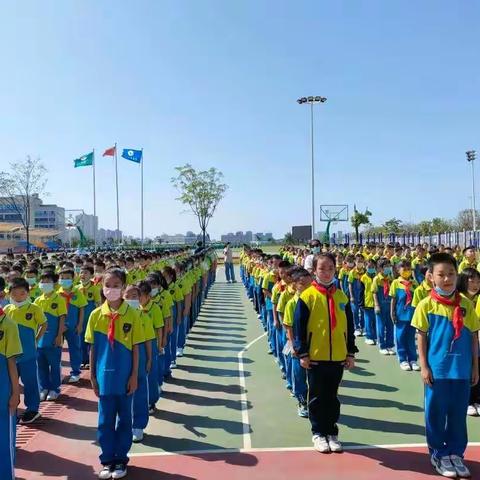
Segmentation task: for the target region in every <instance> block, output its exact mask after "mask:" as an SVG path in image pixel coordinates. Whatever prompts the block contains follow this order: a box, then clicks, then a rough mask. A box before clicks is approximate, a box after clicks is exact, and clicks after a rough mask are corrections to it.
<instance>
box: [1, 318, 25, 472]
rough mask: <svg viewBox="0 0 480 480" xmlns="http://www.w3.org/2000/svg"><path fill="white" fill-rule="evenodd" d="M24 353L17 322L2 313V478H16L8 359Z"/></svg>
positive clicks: (14, 431) (14, 419) (13, 422)
mask: <svg viewBox="0 0 480 480" xmlns="http://www.w3.org/2000/svg"><path fill="white" fill-rule="evenodd" d="M21 354H22V345H21V342H20V335H19V333H18V326H17V324H16V323H15V322H14V321H12V320H11V319H10V318H8V316H7V315H6V314H5V313H0V459H1V460H0V478H1V479H2V480H15V472H14V465H15V438H16V435H15V434H16V424H17V418H16V415H12V414H11V413H10V408H9V406H8V403H9V401H10V397H11V395H12V389H11V380H10V374H9V372H8V359H9V358H13V357H17V356H19V355H21Z"/></svg>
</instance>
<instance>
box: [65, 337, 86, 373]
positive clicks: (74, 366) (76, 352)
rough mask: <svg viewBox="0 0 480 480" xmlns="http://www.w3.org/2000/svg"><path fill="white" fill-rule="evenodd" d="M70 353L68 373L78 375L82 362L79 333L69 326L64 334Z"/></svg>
mask: <svg viewBox="0 0 480 480" xmlns="http://www.w3.org/2000/svg"><path fill="white" fill-rule="evenodd" d="M64 336H65V340H66V341H67V345H68V353H69V355H70V375H80V364H81V363H82V353H81V352H82V350H81V347H80V335H78V333H77V332H76V331H75V329H71V328H69V329H68V330H67V331H66V332H65V334H64Z"/></svg>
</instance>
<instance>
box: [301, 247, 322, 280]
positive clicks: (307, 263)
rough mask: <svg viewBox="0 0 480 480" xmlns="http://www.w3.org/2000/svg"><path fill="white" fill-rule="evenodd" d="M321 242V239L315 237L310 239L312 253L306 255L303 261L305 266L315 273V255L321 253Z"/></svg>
mask: <svg viewBox="0 0 480 480" xmlns="http://www.w3.org/2000/svg"><path fill="white" fill-rule="evenodd" d="M320 247H321V243H320V241H319V240H316V239H313V240H311V241H310V251H311V252H312V253H310V254H309V255H307V256H306V257H305V261H304V262H303V268H304V269H305V270H308V271H309V272H310V273H313V259H314V258H315V255H318V254H319V253H320Z"/></svg>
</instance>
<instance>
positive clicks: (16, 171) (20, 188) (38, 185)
mask: <svg viewBox="0 0 480 480" xmlns="http://www.w3.org/2000/svg"><path fill="white" fill-rule="evenodd" d="M46 173H47V169H46V168H45V166H44V165H43V163H42V162H41V161H40V159H39V158H37V159H36V160H32V158H31V157H30V156H27V157H26V159H25V160H23V161H19V162H13V163H11V164H10V172H0V192H2V196H1V197H0V205H3V206H4V207H6V208H8V209H10V210H12V211H14V212H16V213H17V214H18V217H19V219H20V222H21V224H22V226H23V228H24V229H25V236H26V240H27V251H28V250H30V228H31V226H32V225H31V223H32V214H33V212H32V197H33V196H34V195H37V196H38V195H41V194H42V193H43V191H44V189H45V185H46V184H47V179H46V178H45V175H46Z"/></svg>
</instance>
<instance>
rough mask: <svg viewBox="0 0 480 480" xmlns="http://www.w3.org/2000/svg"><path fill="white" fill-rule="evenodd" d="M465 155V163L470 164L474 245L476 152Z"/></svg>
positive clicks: (475, 230) (474, 238)
mask: <svg viewBox="0 0 480 480" xmlns="http://www.w3.org/2000/svg"><path fill="white" fill-rule="evenodd" d="M465 153H466V155H467V162H469V163H471V164H472V220H473V243H474V244H475V245H476V243H477V242H476V233H477V218H476V217H477V209H476V206H475V166H474V164H475V158H476V155H477V152H476V151H475V150H469V151H468V152H465Z"/></svg>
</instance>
